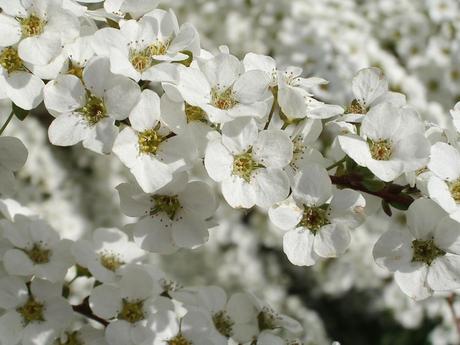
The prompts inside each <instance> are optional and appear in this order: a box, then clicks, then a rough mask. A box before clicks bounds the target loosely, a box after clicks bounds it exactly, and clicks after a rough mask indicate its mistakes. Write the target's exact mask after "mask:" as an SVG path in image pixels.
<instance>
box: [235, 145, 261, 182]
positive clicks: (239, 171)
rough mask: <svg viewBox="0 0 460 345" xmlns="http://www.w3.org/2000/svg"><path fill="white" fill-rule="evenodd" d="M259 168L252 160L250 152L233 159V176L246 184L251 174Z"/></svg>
mask: <svg viewBox="0 0 460 345" xmlns="http://www.w3.org/2000/svg"><path fill="white" fill-rule="evenodd" d="M260 167H261V166H260V165H258V164H257V162H256V161H255V160H254V159H253V158H252V151H251V150H248V151H247V152H245V153H242V154H240V155H236V156H234V157H233V175H236V176H239V177H241V178H242V179H243V180H245V181H246V182H250V181H251V174H252V172H253V171H254V170H256V169H257V168H260Z"/></svg>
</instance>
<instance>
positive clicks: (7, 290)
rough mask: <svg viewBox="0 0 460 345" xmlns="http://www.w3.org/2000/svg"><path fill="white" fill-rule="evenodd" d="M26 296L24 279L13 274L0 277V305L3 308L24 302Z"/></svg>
mask: <svg viewBox="0 0 460 345" xmlns="http://www.w3.org/2000/svg"><path fill="white" fill-rule="evenodd" d="M28 296H29V293H28V291H27V286H26V285H25V283H24V280H22V279H20V278H18V277H13V276H11V277H4V278H2V279H0V307H2V308H3V309H14V308H16V307H18V306H20V305H21V304H24V303H25V302H26V301H27V299H28Z"/></svg>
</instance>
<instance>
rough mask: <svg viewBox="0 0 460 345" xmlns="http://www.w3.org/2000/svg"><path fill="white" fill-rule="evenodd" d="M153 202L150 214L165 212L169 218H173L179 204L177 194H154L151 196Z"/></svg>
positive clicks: (179, 206)
mask: <svg viewBox="0 0 460 345" xmlns="http://www.w3.org/2000/svg"><path fill="white" fill-rule="evenodd" d="M151 201H152V203H153V206H152V208H151V209H150V215H151V216H154V215H156V214H158V213H160V212H163V213H166V214H167V215H168V217H169V219H171V220H173V219H174V216H175V215H176V213H177V211H178V210H179V209H180V208H181V204H180V201H179V198H178V197H177V195H154V196H152V198H151Z"/></svg>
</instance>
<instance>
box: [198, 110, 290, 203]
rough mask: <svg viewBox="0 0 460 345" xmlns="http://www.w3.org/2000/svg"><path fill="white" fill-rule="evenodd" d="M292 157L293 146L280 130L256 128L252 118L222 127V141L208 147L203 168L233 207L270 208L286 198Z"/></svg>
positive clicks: (238, 120) (242, 119) (214, 142)
mask: <svg viewBox="0 0 460 345" xmlns="http://www.w3.org/2000/svg"><path fill="white" fill-rule="evenodd" d="M292 155H293V144H292V142H291V140H290V139H289V137H288V135H287V134H286V133H285V132H283V131H281V130H263V131H260V132H259V130H258V128H257V124H256V122H255V120H254V119H253V118H247V117H246V118H240V119H237V120H233V121H231V122H229V123H226V124H224V125H223V126H222V138H221V139H220V140H215V141H213V142H211V143H210V144H209V145H208V148H207V150H206V155H205V160H204V164H205V167H206V171H207V172H208V174H209V176H210V177H211V178H212V179H213V180H214V181H217V182H220V183H221V187H222V194H223V196H224V198H225V200H226V201H227V202H228V204H229V205H230V206H232V207H242V208H250V207H252V206H254V205H258V206H261V207H270V206H271V205H273V204H274V203H275V202H278V201H281V200H283V199H284V198H286V196H287V194H288V193H289V179H288V176H287V174H286V172H285V171H284V170H283V168H284V167H285V166H286V165H288V164H289V162H290V161H291V159H292Z"/></svg>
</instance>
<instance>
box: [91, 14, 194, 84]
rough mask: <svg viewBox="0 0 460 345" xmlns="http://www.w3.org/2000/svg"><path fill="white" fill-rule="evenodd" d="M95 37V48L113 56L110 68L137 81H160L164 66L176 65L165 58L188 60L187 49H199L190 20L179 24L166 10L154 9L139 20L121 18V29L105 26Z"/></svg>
mask: <svg viewBox="0 0 460 345" xmlns="http://www.w3.org/2000/svg"><path fill="white" fill-rule="evenodd" d="M94 37H95V40H94V45H93V47H94V50H95V51H96V54H97V55H103V56H107V57H109V58H110V69H111V71H112V72H113V73H115V74H121V75H124V76H127V77H130V78H132V79H134V80H135V81H139V80H141V79H142V80H151V81H161V80H160V79H161V77H160V75H161V74H162V71H163V68H166V69H167V68H171V69H172V70H173V71H174V70H175V69H176V66H177V65H170V66H165V65H164V64H162V62H163V63H166V62H172V61H183V60H187V59H188V58H189V56H188V55H187V54H185V53H183V52H184V51H191V52H192V53H193V54H194V55H195V54H198V53H199V41H198V33H197V32H196V30H195V28H194V27H193V26H192V25H191V24H184V25H182V26H181V27H179V25H178V23H177V18H176V16H175V15H174V13H173V12H166V11H163V10H154V11H152V12H151V13H149V14H148V15H146V16H144V17H142V18H141V19H140V20H139V21H136V20H127V21H121V22H120V30H116V29H112V28H105V29H103V30H99V31H97V32H96V33H95V35H94ZM100 43H102V44H100ZM157 72H158V73H160V74H157ZM158 78H160V79H158ZM168 79H169V78H168Z"/></svg>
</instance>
